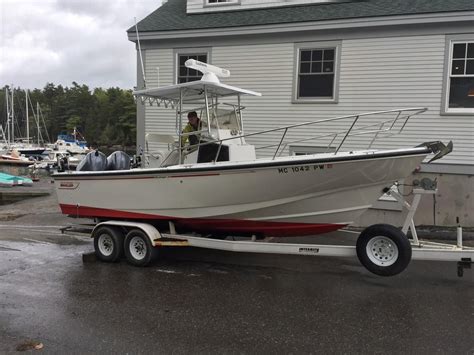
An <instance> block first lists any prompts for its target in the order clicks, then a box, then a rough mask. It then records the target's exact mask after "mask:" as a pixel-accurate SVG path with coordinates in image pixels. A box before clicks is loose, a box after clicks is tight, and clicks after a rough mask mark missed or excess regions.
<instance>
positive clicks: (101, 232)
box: [94, 226, 123, 263]
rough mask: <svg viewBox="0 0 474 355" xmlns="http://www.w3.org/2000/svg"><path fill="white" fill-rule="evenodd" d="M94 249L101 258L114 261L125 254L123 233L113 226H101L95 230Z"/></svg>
mask: <svg viewBox="0 0 474 355" xmlns="http://www.w3.org/2000/svg"><path fill="white" fill-rule="evenodd" d="M94 250H95V255H96V256H97V258H98V259H99V260H102V261H106V262H109V263H113V262H115V261H117V260H119V259H120V258H121V257H122V255H123V235H122V234H121V233H120V231H119V230H117V229H115V228H113V227H107V226H103V227H99V228H98V229H97V230H95V231H94Z"/></svg>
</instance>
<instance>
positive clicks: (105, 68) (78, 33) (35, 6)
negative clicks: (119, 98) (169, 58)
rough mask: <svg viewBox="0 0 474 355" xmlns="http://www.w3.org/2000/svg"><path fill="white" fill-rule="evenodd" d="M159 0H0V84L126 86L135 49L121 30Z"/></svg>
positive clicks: (129, 84) (131, 78) (132, 69)
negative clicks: (74, 83)
mask: <svg viewBox="0 0 474 355" xmlns="http://www.w3.org/2000/svg"><path fill="white" fill-rule="evenodd" d="M160 4H161V0H0V21H1V27H0V86H1V87H3V86H4V85H6V84H8V85H11V84H13V85H14V86H15V87H21V88H29V89H33V88H40V89H41V88H43V87H44V86H45V85H46V83H48V82H51V83H54V84H56V85H57V84H62V85H64V86H71V83H72V82H73V81H76V82H77V83H79V84H86V85H88V86H89V87H91V88H94V87H104V88H107V87H112V86H118V87H121V88H132V87H133V86H135V85H136V51H135V45H134V43H133V42H130V41H129V40H128V39H127V34H126V30H127V29H128V28H130V27H131V26H133V25H134V17H136V18H137V21H139V20H141V19H142V18H144V17H145V16H147V15H148V14H149V13H151V12H152V11H154V10H155V9H157V8H158V7H159V6H160Z"/></svg>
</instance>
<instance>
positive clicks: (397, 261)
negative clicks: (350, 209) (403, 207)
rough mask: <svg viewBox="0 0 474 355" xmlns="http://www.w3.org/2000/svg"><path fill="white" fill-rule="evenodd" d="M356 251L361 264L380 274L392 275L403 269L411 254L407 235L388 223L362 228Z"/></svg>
mask: <svg viewBox="0 0 474 355" xmlns="http://www.w3.org/2000/svg"><path fill="white" fill-rule="evenodd" d="M356 251H357V257H358V258H359V261H360V262H361V264H362V265H364V266H365V268H366V269H367V270H369V271H370V272H372V273H374V274H376V275H380V276H393V275H397V274H399V273H400V272H402V271H403V270H405V268H406V267H407V266H408V264H409V263H410V260H411V254H412V250H411V244H410V241H409V240H408V238H407V236H406V235H405V234H404V233H403V232H402V231H401V230H400V229H398V228H396V227H394V226H391V225H389V224H374V225H372V226H369V227H367V228H366V229H364V230H363V231H362V233H361V234H360V235H359V238H358V239H357V244H356Z"/></svg>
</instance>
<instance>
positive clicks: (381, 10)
mask: <svg viewBox="0 0 474 355" xmlns="http://www.w3.org/2000/svg"><path fill="white" fill-rule="evenodd" d="M458 11H474V1H473V0H366V1H354V2H347V3H332V4H331V3H323V4H314V5H300V6H285V7H277V8H265V9H258V10H242V11H228V12H218V13H200V14H187V13H186V0H169V1H168V2H167V3H165V4H163V5H162V6H161V7H160V8H158V9H157V10H155V11H154V12H152V13H151V14H150V15H149V16H147V17H145V18H144V19H143V20H141V21H140V22H139V23H138V30H139V31H140V32H155V31H177V30H194V29H209V28H225V27H239V26H259V25H275V24H285V23H302V22H314V21H327V20H340V19H351V18H364V17H365V18H367V17H381V16H403V15H404V16H406V15H419V14H427V13H443V12H458ZM134 30H135V28H134V27H133V28H130V29H129V30H128V32H133V31H134Z"/></svg>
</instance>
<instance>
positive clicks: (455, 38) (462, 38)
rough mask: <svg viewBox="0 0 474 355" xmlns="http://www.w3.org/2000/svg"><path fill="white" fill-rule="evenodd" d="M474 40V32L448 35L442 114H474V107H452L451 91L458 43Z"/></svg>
mask: <svg viewBox="0 0 474 355" xmlns="http://www.w3.org/2000/svg"><path fill="white" fill-rule="evenodd" d="M466 42H474V34H470V35H452V36H446V46H445V56H444V77H443V96H442V100H443V101H442V105H441V112H440V114H441V115H460V116H470V115H473V114H474V108H450V107H449V92H450V88H451V85H450V84H451V68H452V61H453V58H452V54H453V48H454V45H455V44H456V43H466ZM460 77H474V75H462V76H460Z"/></svg>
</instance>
